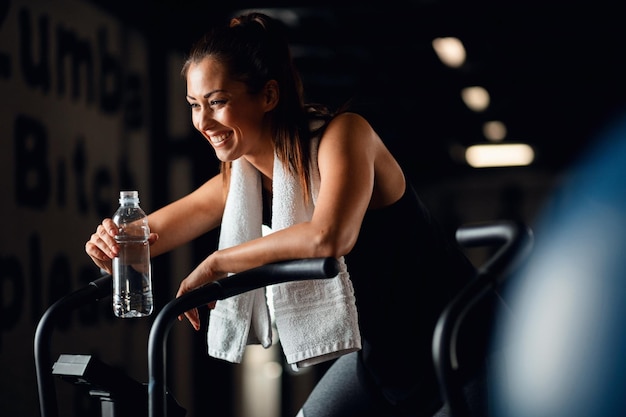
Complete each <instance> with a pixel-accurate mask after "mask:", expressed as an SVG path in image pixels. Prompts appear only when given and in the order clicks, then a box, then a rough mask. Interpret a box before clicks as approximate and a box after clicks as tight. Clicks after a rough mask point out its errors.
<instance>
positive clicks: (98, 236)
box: [85, 219, 119, 273]
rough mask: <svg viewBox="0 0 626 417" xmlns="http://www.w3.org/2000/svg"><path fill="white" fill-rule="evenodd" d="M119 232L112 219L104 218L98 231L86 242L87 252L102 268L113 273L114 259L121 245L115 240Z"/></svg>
mask: <svg viewBox="0 0 626 417" xmlns="http://www.w3.org/2000/svg"><path fill="white" fill-rule="evenodd" d="M117 232H118V228H117V226H116V225H115V223H114V222H113V220H111V219H104V220H103V221H102V223H101V224H100V225H98V227H97V228H96V232H95V233H93V234H92V235H91V237H90V239H89V241H87V243H85V252H86V253H87V255H89V257H91V259H92V260H93V262H94V263H95V264H96V265H97V266H98V267H100V268H102V269H104V270H106V271H107V272H108V273H111V264H112V259H113V258H115V257H116V256H117V254H118V252H119V246H118V245H117V242H116V241H115V235H116V234H117Z"/></svg>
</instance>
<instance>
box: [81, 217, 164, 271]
mask: <svg viewBox="0 0 626 417" xmlns="http://www.w3.org/2000/svg"><path fill="white" fill-rule="evenodd" d="M118 232H119V229H118V227H117V225H116V224H115V223H114V222H113V220H111V219H109V218H107V219H104V220H102V223H101V224H99V225H98V227H97V228H96V232H95V233H94V234H92V235H91V238H90V239H89V241H87V243H86V244H85V252H86V253H87V255H89V257H90V258H91V259H92V260H93V262H94V263H95V264H96V265H97V266H98V267H99V268H100V269H102V270H105V271H107V272H108V273H109V274H111V273H112V272H113V269H112V264H113V258H115V257H116V256H117V255H118V254H119V250H120V247H119V245H118V244H117V242H116V241H115V236H116V235H117V234H118ZM158 238H159V236H158V235H157V234H156V233H150V237H148V243H149V244H150V245H152V244H153V243H154V242H156V241H157V240H158Z"/></svg>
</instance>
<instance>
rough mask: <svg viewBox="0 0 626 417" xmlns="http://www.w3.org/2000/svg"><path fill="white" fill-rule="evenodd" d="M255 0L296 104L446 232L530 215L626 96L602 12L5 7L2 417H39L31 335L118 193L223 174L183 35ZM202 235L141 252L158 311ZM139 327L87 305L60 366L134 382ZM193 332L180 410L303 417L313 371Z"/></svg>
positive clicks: (85, 270) (416, 4) (73, 400)
mask: <svg viewBox="0 0 626 417" xmlns="http://www.w3.org/2000/svg"><path fill="white" fill-rule="evenodd" d="M249 9H257V10H261V11H265V12H267V13H270V14H272V15H274V16H276V17H278V18H279V19H281V20H282V21H283V22H284V23H285V25H286V27H287V29H288V33H289V36H290V41H291V45H292V53H293V55H294V58H295V60H296V64H297V66H298V68H299V69H300V70H301V73H302V76H303V81H304V84H305V89H306V92H307V99H308V100H309V101H317V102H324V103H327V104H329V105H331V106H333V107H336V106H339V105H341V104H343V103H344V102H346V101H352V103H353V105H354V108H355V109H356V110H358V111H360V112H361V113H363V114H364V115H366V116H367V117H368V118H369V119H370V121H371V122H372V124H373V125H374V127H375V128H376V129H377V130H378V132H379V133H380V135H381V137H382V138H383V140H384V141H385V143H386V144H387V145H388V147H389V148H390V149H391V150H392V151H393V152H394V154H395V155H396V156H397V157H398V159H399V160H400V161H401V163H402V164H403V165H404V166H405V168H406V170H407V174H408V175H409V177H410V179H411V180H412V181H413V182H414V183H415V185H416V187H417V189H418V191H419V192H420V193H421V194H422V195H423V197H424V200H425V201H426V203H427V204H428V205H429V206H430V207H431V209H432V210H433V212H434V214H435V216H436V217H437V218H438V220H439V221H440V222H441V223H442V225H444V227H445V228H446V230H447V231H448V232H449V233H450V234H451V235H452V234H453V233H454V230H455V229H456V228H457V227H458V226H459V225H461V224H465V223H471V222H479V221H485V220H493V219H520V220H523V221H525V222H527V223H528V224H529V225H533V224H534V223H535V221H536V220H537V216H538V213H540V212H541V210H542V209H543V208H544V206H545V205H546V201H547V199H548V198H549V196H550V195H551V193H552V192H553V190H555V188H558V187H559V185H560V184H562V182H563V181H564V180H565V179H566V178H567V177H568V175H569V173H570V170H571V168H572V167H573V166H575V165H576V164H577V161H578V160H579V159H580V158H582V157H584V155H585V154H586V153H587V151H588V150H589V149H590V148H592V147H593V145H594V143H593V140H594V138H595V137H597V133H598V131H599V130H601V129H602V128H603V126H604V125H605V123H606V122H607V121H608V120H610V119H612V118H613V117H614V115H615V114H616V113H617V112H619V111H620V109H622V107H623V105H624V104H626V103H625V102H626V81H624V76H623V74H624V73H626V59H625V57H624V53H623V51H624V46H625V45H626V26H625V25H624V24H623V21H622V20H623V19H622V17H621V14H620V11H619V10H618V5H617V4H616V3H615V2H609V1H608V0H607V1H598V2H556V1H553V2H549V1H548V2H533V1H530V2H529V1H525V2H515V1H514V2H501V1H488V0H481V1H461V0H403V1H400V0H388V1H386V2H383V3H375V4H370V5H364V4H362V2H358V3H357V2H350V1H344V2H338V1H334V2H327V1H324V0H318V1H315V2H313V1H311V2H307V1H302V0H301V1H297V0H294V1H291V2H281V1H273V2H272V1H268V2H252V1H242V0H232V1H229V2H217V3H216V2H208V1H207V2H202V3H198V2H185V1H169V0H166V1H159V2H156V1H155V2H151V1H148V0H137V1H133V0H128V1H124V2H122V1H104V0H92V1H88V0H57V1H55V2H47V1H44V0H3V1H2V2H0V106H1V109H2V111H1V112H0V137H1V139H0V182H1V184H2V190H3V191H4V198H5V203H4V204H2V205H1V206H0V213H1V214H2V218H3V220H4V221H3V226H4V228H5V230H4V232H3V233H2V234H1V236H0V366H1V369H2V375H0V409H2V410H3V411H2V413H3V415H4V414H5V413H6V414H7V415H20V416H36V415H38V414H39V403H38V399H37V383H36V379H35V367H34V360H33V351H32V345H33V337H34V331H35V328H36V325H37V323H38V321H39V319H40V317H41V315H42V314H43V313H44V311H45V310H46V309H47V308H48V307H49V306H50V305H51V304H52V303H53V302H55V301H56V300H58V299H59V298H60V297H62V296H63V295H65V294H67V293H69V292H71V291H73V290H76V289H78V288H80V287H82V286H84V285H86V284H87V283H89V282H90V281H92V280H93V279H95V278H97V277H98V276H99V271H98V270H97V269H96V268H95V267H94V266H93V265H92V264H91V262H90V260H89V259H88V257H87V256H86V255H85V254H84V244H85V242H86V241H87V240H88V239H89V237H90V235H91V233H93V231H94V230H95V227H96V226H97V224H98V223H99V222H100V220H101V219H102V218H103V217H108V216H111V215H112V214H113V212H114V211H115V209H116V207H117V205H118V203H117V197H118V193H119V190H121V189H136V190H138V191H139V196H140V199H141V205H142V207H143V208H144V210H146V211H147V212H149V211H153V210H155V209H157V208H158V207H160V206H162V205H164V204H167V203H168V202H170V201H172V200H174V199H176V198H179V197H181V196H183V195H185V194H186V193H188V192H189V191H191V190H193V189H194V188H195V187H197V186H198V185H200V184H201V183H203V182H204V181H205V180H206V179H207V178H208V177H209V176H211V175H212V174H214V173H215V172H217V168H218V164H217V162H216V159H215V157H214V154H213V152H212V150H211V148H210V146H209V145H208V144H207V143H205V141H204V140H203V139H202V138H201V137H200V136H199V135H198V134H197V133H194V131H193V128H192V126H191V121H190V116H189V112H188V107H187V104H186V101H185V98H184V95H185V86H184V84H183V80H182V78H181V77H180V74H179V72H180V68H181V65H182V63H183V60H184V58H185V54H186V52H187V51H188V49H189V47H190V45H191V43H192V42H193V41H194V40H196V39H197V38H198V37H199V36H200V35H201V34H202V33H204V32H205V31H206V30H207V29H208V28H209V27H210V26H211V25H213V24H214V23H215V22H219V21H223V20H224V19H226V18H228V17H231V16H233V15H235V14H238V13H240V12H242V11H244V10H249ZM215 237H216V236H215V234H211V235H207V236H205V237H203V238H202V239H199V240H198V241H197V242H194V243H193V244H190V245H188V246H186V247H184V248H181V249H179V250H177V251H175V252H174V253H172V254H168V255H166V256H163V257H160V258H158V259H155V260H154V263H153V274H154V275H153V279H154V283H155V284H154V285H155V290H154V291H155V297H156V299H155V303H156V304H155V307H156V309H157V310H158V309H159V308H161V307H162V306H163V305H164V304H165V303H167V302H168V301H169V300H170V299H171V298H172V297H173V296H174V295H175V292H176V289H177V288H178V282H179V281H180V280H181V279H182V278H184V277H185V276H186V274H187V273H188V272H189V271H190V270H191V269H192V268H193V266H194V265H195V264H197V262H198V261H199V260H200V259H202V257H204V256H206V254H207V253H209V252H210V251H211V250H212V249H213V248H214V247H215ZM471 256H472V257H473V258H472V259H474V260H475V261H476V262H480V260H481V256H482V255H481V254H471ZM151 319H152V318H149V319H134V320H119V319H114V318H113V316H112V313H111V311H110V305H109V303H108V302H102V303H100V304H98V305H97V306H89V308H83V309H81V310H79V311H77V312H76V314H75V315H72V316H71V317H68V318H67V320H65V321H64V322H63V323H59V326H58V328H57V329H56V331H55V333H54V335H53V339H52V345H51V349H52V351H53V354H54V355H53V356H54V357H53V360H55V359H56V357H57V356H58V355H59V354H61V353H77V354H92V355H95V356H97V357H99V358H100V359H101V360H103V361H104V362H106V363H109V364H112V365H114V366H117V367H119V368H121V369H124V370H125V371H126V372H127V373H128V374H129V375H130V376H131V377H133V378H135V379H137V380H139V381H142V382H146V381H147V362H146V344H147V337H148V332H149V328H150V323H151ZM205 338H206V334H205V332H204V331H201V332H198V333H196V332H193V331H192V329H191V327H190V326H189V325H187V323H177V324H176V325H175V326H174V328H173V329H172V332H171V336H170V338H169V345H168V366H169V367H170V371H169V373H168V375H169V377H170V379H171V381H170V382H169V386H170V389H171V391H172V392H173V394H174V395H175V396H176V398H177V399H178V400H179V402H180V403H181V405H182V406H183V407H185V408H186V409H187V410H188V416H189V417H194V416H200V415H210V414H211V413H212V415H222V416H256V417H263V416H268V417H281V416H292V415H295V412H296V411H297V410H298V408H299V406H300V405H301V404H302V401H304V398H306V395H307V393H308V392H309V391H310V389H311V387H312V385H313V384H314V383H315V381H316V379H317V378H318V377H319V375H321V372H323V370H324V366H323V365H322V366H320V367H318V368H314V369H310V370H307V371H305V372H301V373H299V374H293V373H292V372H291V371H289V370H288V369H287V367H284V366H283V358H282V356H281V355H282V354H281V352H280V350H279V349H278V348H272V349H269V350H267V351H264V350H263V349H260V350H257V349H254V348H252V349H251V351H250V354H249V355H248V356H247V359H246V362H245V363H244V364H242V365H232V364H228V363H224V362H221V361H217V360H214V359H211V358H209V357H208V356H207V355H206V354H205V351H206V340H205ZM57 391H58V395H59V398H60V399H61V403H60V407H62V408H63V413H62V415H68V416H73V415H76V416H86V415H99V414H98V408H97V407H98V406H99V405H98V404H97V401H94V399H93V398H90V396H89V395H88V394H86V393H85V392H84V390H81V389H79V388H78V387H76V386H74V385H72V384H69V383H67V382H66V381H60V380H59V381H57ZM94 410H95V411H94Z"/></svg>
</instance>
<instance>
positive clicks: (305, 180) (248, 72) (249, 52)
mask: <svg viewBox="0 0 626 417" xmlns="http://www.w3.org/2000/svg"><path fill="white" fill-rule="evenodd" d="M207 56H211V57H212V58H214V59H217V60H219V61H220V62H222V63H223V64H224V65H225V66H226V68H227V70H228V72H229V74H230V76H231V77H233V79H235V80H237V81H241V82H243V83H245V84H246V85H247V88H248V91H249V92H250V93H251V94H256V93H258V92H260V91H261V90H262V88H263V87H264V86H265V84H266V83H267V82H268V81H269V80H275V81H276V82H277V83H278V87H279V101H278V105H277V106H276V108H275V109H274V110H273V111H272V134H273V135H272V139H273V141H274V148H275V150H276V155H277V156H278V158H279V159H280V161H281V162H282V163H283V164H284V166H285V168H286V169H288V170H289V171H290V172H291V173H292V174H293V175H294V177H295V178H298V181H299V182H300V184H301V186H302V190H303V192H304V198H305V199H308V198H309V194H310V187H309V178H310V172H309V166H310V164H309V162H310V157H311V153H310V141H311V137H312V136H313V135H314V134H318V133H319V132H312V131H311V130H310V127H309V125H310V122H311V120H312V119H320V120H324V121H326V122H328V121H329V120H330V118H331V114H330V112H329V111H328V109H326V108H325V107H324V106H320V105H313V104H305V103H304V98H303V97H304V92H303V87H302V82H301V79H300V76H299V73H298V71H297V70H296V68H295V66H294V63H293V60H292V57H291V52H290V50H289V45H288V43H287V39H286V37H285V34H284V27H283V25H282V23H281V22H280V21H279V20H276V19H273V18H271V17H269V16H267V15H265V14H262V13H258V12H252V13H249V14H246V15H241V16H238V17H235V18H233V19H231V20H230V22H229V24H228V25H224V26H216V27H214V28H212V29H211V30H210V31H209V32H208V33H207V34H205V35H204V36H203V37H202V38H201V39H200V40H199V41H198V42H196V43H195V44H194V45H193V46H192V48H191V50H190V52H189V56H188V58H187V60H186V61H185V63H184V65H183V67H182V71H181V73H182V75H183V77H186V75H187V71H188V70H189V66H190V65H191V64H192V63H198V62H200V61H202V60H203V59H204V58H206V57H207ZM323 125H324V126H323V127H322V129H323V128H324V127H325V125H326V123H324V124H323ZM221 171H222V173H223V174H224V178H225V180H227V178H228V176H229V172H230V163H222V165H221Z"/></svg>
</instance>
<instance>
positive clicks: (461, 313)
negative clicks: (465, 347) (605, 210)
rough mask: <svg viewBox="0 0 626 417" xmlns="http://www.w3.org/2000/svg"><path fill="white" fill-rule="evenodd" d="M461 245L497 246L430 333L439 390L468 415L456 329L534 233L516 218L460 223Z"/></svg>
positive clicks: (520, 256)
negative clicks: (459, 378)
mask: <svg viewBox="0 0 626 417" xmlns="http://www.w3.org/2000/svg"><path fill="white" fill-rule="evenodd" d="M456 239H457V242H458V243H459V244H460V245H461V246H463V247H467V248H470V247H479V246H495V247H499V249H498V250H497V251H496V252H495V253H494V254H493V255H492V256H491V257H490V258H489V259H488V260H487V261H486V262H485V263H484V264H483V265H482V266H480V267H479V268H478V271H477V274H476V277H475V278H474V279H473V280H472V281H471V282H470V283H468V284H467V285H466V286H465V287H464V288H463V289H462V290H461V292H460V293H459V294H458V295H457V296H456V297H455V298H454V299H453V300H452V301H451V302H450V303H449V304H448V306H447V307H446V308H445V309H444V311H443V312H442V314H441V316H440V317H439V320H438V322H437V326H436V327H435V332H434V336H433V345H432V354H433V360H434V364H435V371H436V373H437V378H438V380H439V385H440V390H441V391H442V395H443V397H444V400H445V401H446V402H447V403H448V405H449V407H450V410H451V412H452V415H454V416H455V417H456V416H465V415H469V412H468V410H467V407H466V404H465V402H464V400H463V398H462V395H459V393H460V390H461V388H460V387H459V386H458V381H457V379H456V378H455V376H456V372H457V370H458V368H459V361H458V354H457V340H458V332H459V329H460V327H461V323H462V322H463V321H464V319H465V318H466V316H467V315H468V313H469V311H470V310H471V309H472V307H474V305H476V304H477V303H478V302H479V301H480V300H482V299H483V298H484V297H486V296H487V294H488V293H489V292H490V291H492V290H493V289H495V288H497V287H498V286H499V285H500V284H501V283H503V282H504V281H505V280H506V278H507V277H508V276H510V275H511V274H512V273H513V272H514V271H515V270H516V269H517V268H518V267H519V266H520V264H521V263H522V262H523V261H524V260H525V259H526V258H527V256H528V254H529V252H530V250H531V248H532V245H533V240H534V239H533V233H532V230H531V229H530V228H528V227H527V226H526V225H525V224H524V223H522V222H518V221H508V220H503V221H493V222H485V223H476V224H472V225H466V226H462V227H460V228H459V229H458V230H457V233H456Z"/></svg>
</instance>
